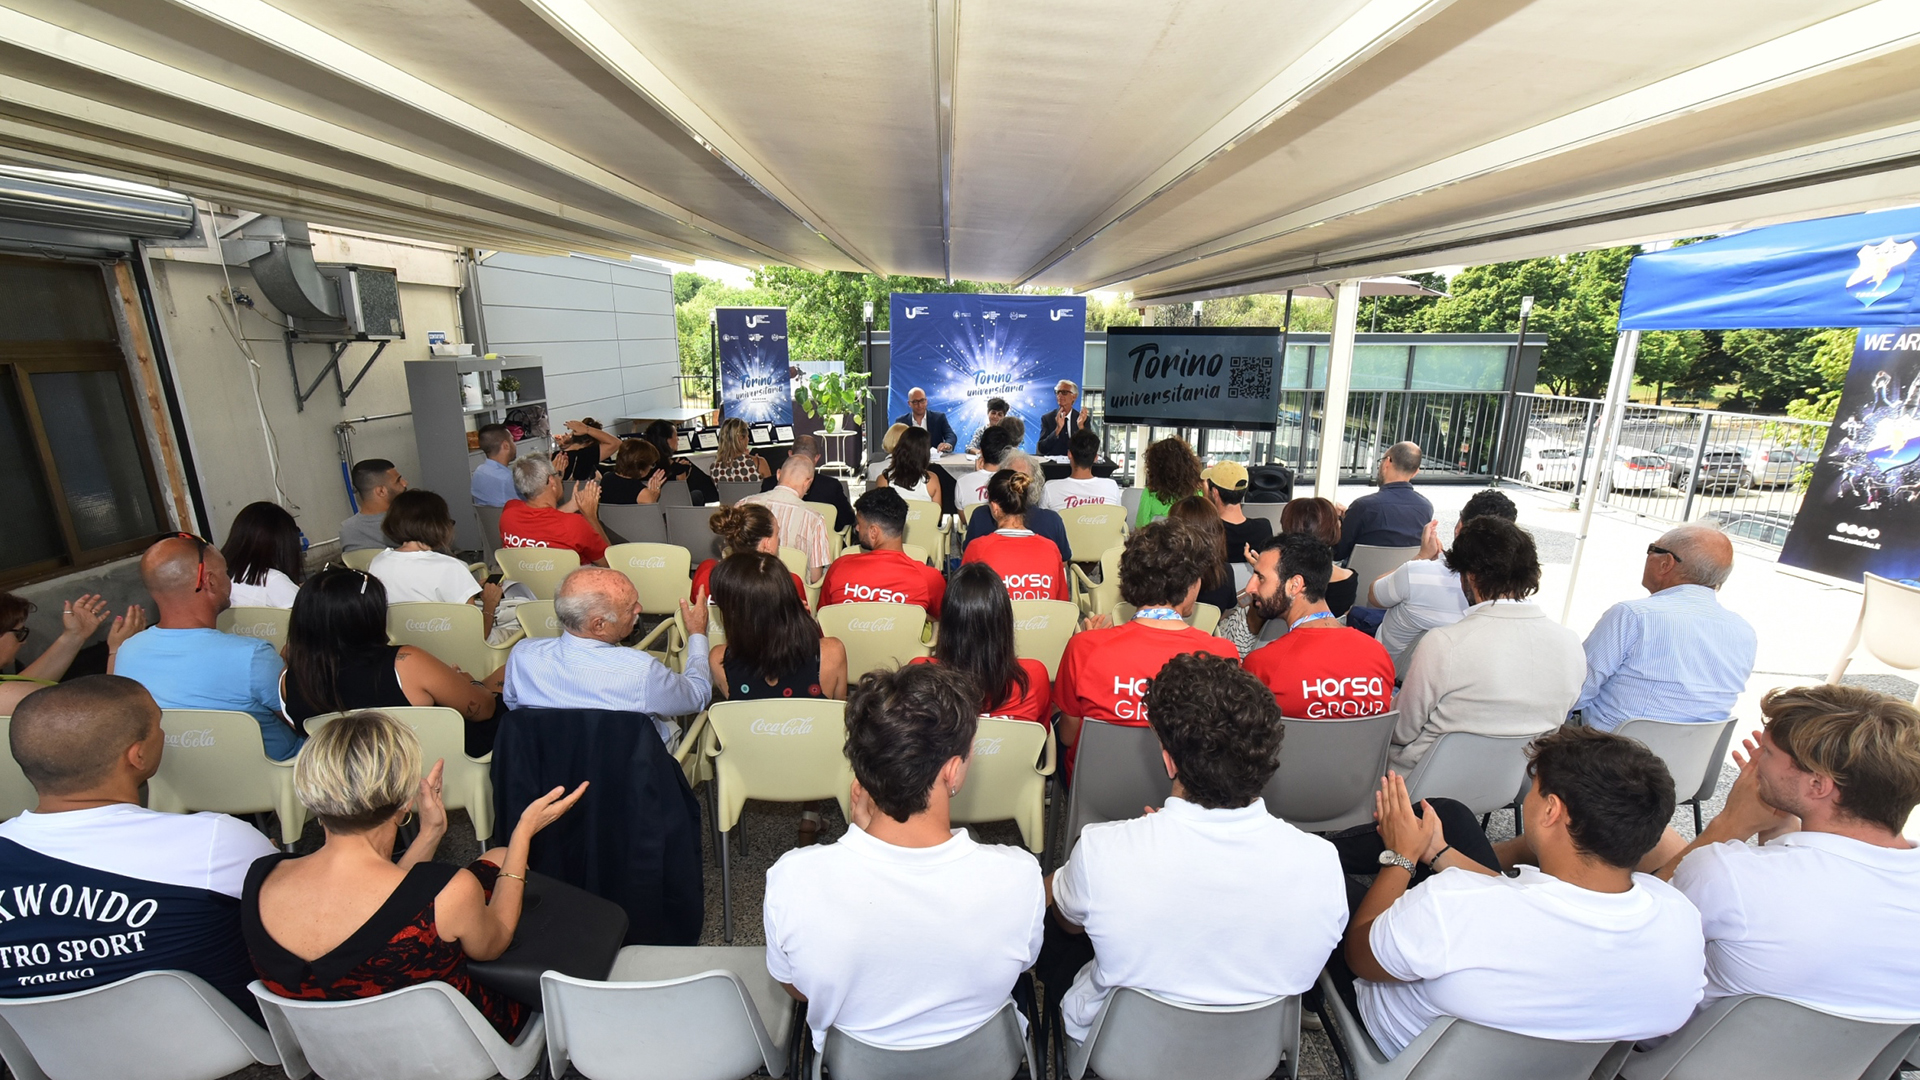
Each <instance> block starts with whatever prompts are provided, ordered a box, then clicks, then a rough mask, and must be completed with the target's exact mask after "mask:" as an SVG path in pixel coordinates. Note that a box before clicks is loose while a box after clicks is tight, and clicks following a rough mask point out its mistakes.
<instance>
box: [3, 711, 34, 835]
mask: <svg viewBox="0 0 1920 1080" xmlns="http://www.w3.org/2000/svg"><path fill="white" fill-rule="evenodd" d="M12 730H13V717H11V716H0V747H5V746H7V745H8V743H7V740H8V739H9V738H10V737H11V735H12ZM38 805H40V793H39V792H37V791H35V790H34V789H33V783H32V782H31V781H29V780H28V779H27V774H26V773H24V772H22V771H21V770H20V763H19V762H18V761H15V760H14V758H13V754H12V753H11V752H7V753H0V821H7V820H10V819H12V818H16V817H19V816H20V811H22V810H31V809H33V808H34V807H36V806H38Z"/></svg>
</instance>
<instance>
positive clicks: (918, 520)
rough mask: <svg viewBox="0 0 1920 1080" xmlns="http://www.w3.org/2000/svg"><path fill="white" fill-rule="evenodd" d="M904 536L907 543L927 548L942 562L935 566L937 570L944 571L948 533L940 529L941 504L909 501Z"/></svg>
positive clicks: (929, 552)
mask: <svg viewBox="0 0 1920 1080" xmlns="http://www.w3.org/2000/svg"><path fill="white" fill-rule="evenodd" d="M963 534H964V530H963ZM902 535H903V537H904V538H905V540H906V542H907V543H909V544H913V545H916V546H918V547H922V548H925V549H926V550H927V552H928V554H930V555H932V556H933V557H934V558H935V559H938V560H940V562H935V563H934V564H933V566H934V567H935V568H936V569H944V567H941V565H940V563H941V562H945V561H946V558H947V533H946V530H944V529H942V528H941V527H940V504H939V503H934V502H921V501H919V500H918V499H914V500H911V501H909V502H908V503H907V530H906V532H905V533H903V534H902Z"/></svg>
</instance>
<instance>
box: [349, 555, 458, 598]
mask: <svg viewBox="0 0 1920 1080" xmlns="http://www.w3.org/2000/svg"><path fill="white" fill-rule="evenodd" d="M367 573H369V574H372V575H373V576H374V577H377V578H379V579H380V584H382V585H385V586H386V587H387V603H389V604H464V603H466V602H467V601H468V600H471V599H473V597H474V594H476V593H478V592H479V591H480V583H479V582H477V581H475V580H473V572H472V571H471V570H469V569H467V564H466V563H463V562H461V561H460V560H459V559H456V558H454V557H453V556H451V555H442V554H440V553H439V552H437V551H399V550H396V549H394V548H388V549H387V550H385V551H382V552H381V553H380V554H378V555H375V556H374V557H373V562H372V563H370V564H368V566H367Z"/></svg>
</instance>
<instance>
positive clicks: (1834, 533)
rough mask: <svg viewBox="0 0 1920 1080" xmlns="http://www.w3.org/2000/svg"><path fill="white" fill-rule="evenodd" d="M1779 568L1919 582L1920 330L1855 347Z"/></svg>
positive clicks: (1873, 336)
mask: <svg viewBox="0 0 1920 1080" xmlns="http://www.w3.org/2000/svg"><path fill="white" fill-rule="evenodd" d="M1780 561H1781V562H1783V563H1785V564H1787V565H1788V566H1797V567H1800V568H1801V569H1803V570H1812V571H1814V572H1815V573H1819V574H1826V575H1828V576H1829V577H1836V578H1840V579H1843V580H1846V581H1859V580H1861V575H1862V574H1864V573H1874V574H1879V575H1880V576H1881V577H1888V578H1894V579H1901V578H1908V579H1912V578H1920V327H1903V328H1900V329H1894V330H1881V329H1873V330H1862V331H1860V336H1859V337H1857V338H1856V339H1854V345H1853V366H1852V367H1850V368H1848V369H1847V382H1846V386H1845V387H1844V388H1843V389H1842V390H1841V393H1840V407H1839V410H1838V411H1837V412H1836V413H1835V414H1834V422H1833V426H1832V427H1831V428H1829V429H1828V430H1827V444H1826V447H1825V448H1824V449H1823V450H1822V451H1821V454H1820V457H1819V459H1818V460H1817V461H1815V462H1814V465H1813V477H1812V480H1811V482H1810V483H1809V485H1808V487H1807V495H1806V498H1805V500H1804V501H1802V503H1801V504H1800V512H1799V514H1797V515H1795V517H1794V519H1793V528H1792V530H1791V531H1790V532H1789V533H1788V534H1787V542H1786V544H1785V546H1784V547H1783V548H1782V549H1781V552H1780Z"/></svg>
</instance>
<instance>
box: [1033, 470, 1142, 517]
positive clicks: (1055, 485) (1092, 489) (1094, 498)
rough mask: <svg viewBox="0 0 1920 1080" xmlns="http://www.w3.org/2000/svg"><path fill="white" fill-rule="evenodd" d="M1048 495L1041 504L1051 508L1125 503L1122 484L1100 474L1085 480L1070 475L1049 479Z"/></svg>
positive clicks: (1066, 508)
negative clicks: (1121, 491) (1123, 501)
mask: <svg viewBox="0 0 1920 1080" xmlns="http://www.w3.org/2000/svg"><path fill="white" fill-rule="evenodd" d="M1046 490H1047V497H1046V498H1045V499H1043V500H1042V501H1041V505H1042V506H1045V507H1046V508H1047V509H1049V510H1054V511H1059V510H1071V509H1073V508H1074V507H1076V506H1092V505H1095V504H1097V503H1106V504H1108V505H1110V506H1121V505H1124V504H1123V503H1122V501H1121V498H1120V485H1119V484H1116V483H1114V482H1113V480H1111V479H1102V478H1101V477H1098V476H1093V477H1088V478H1087V479H1085V480H1075V479H1074V478H1073V477H1071V476H1069V477H1067V478H1065V479H1063V480H1049V481H1047V489H1046Z"/></svg>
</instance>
